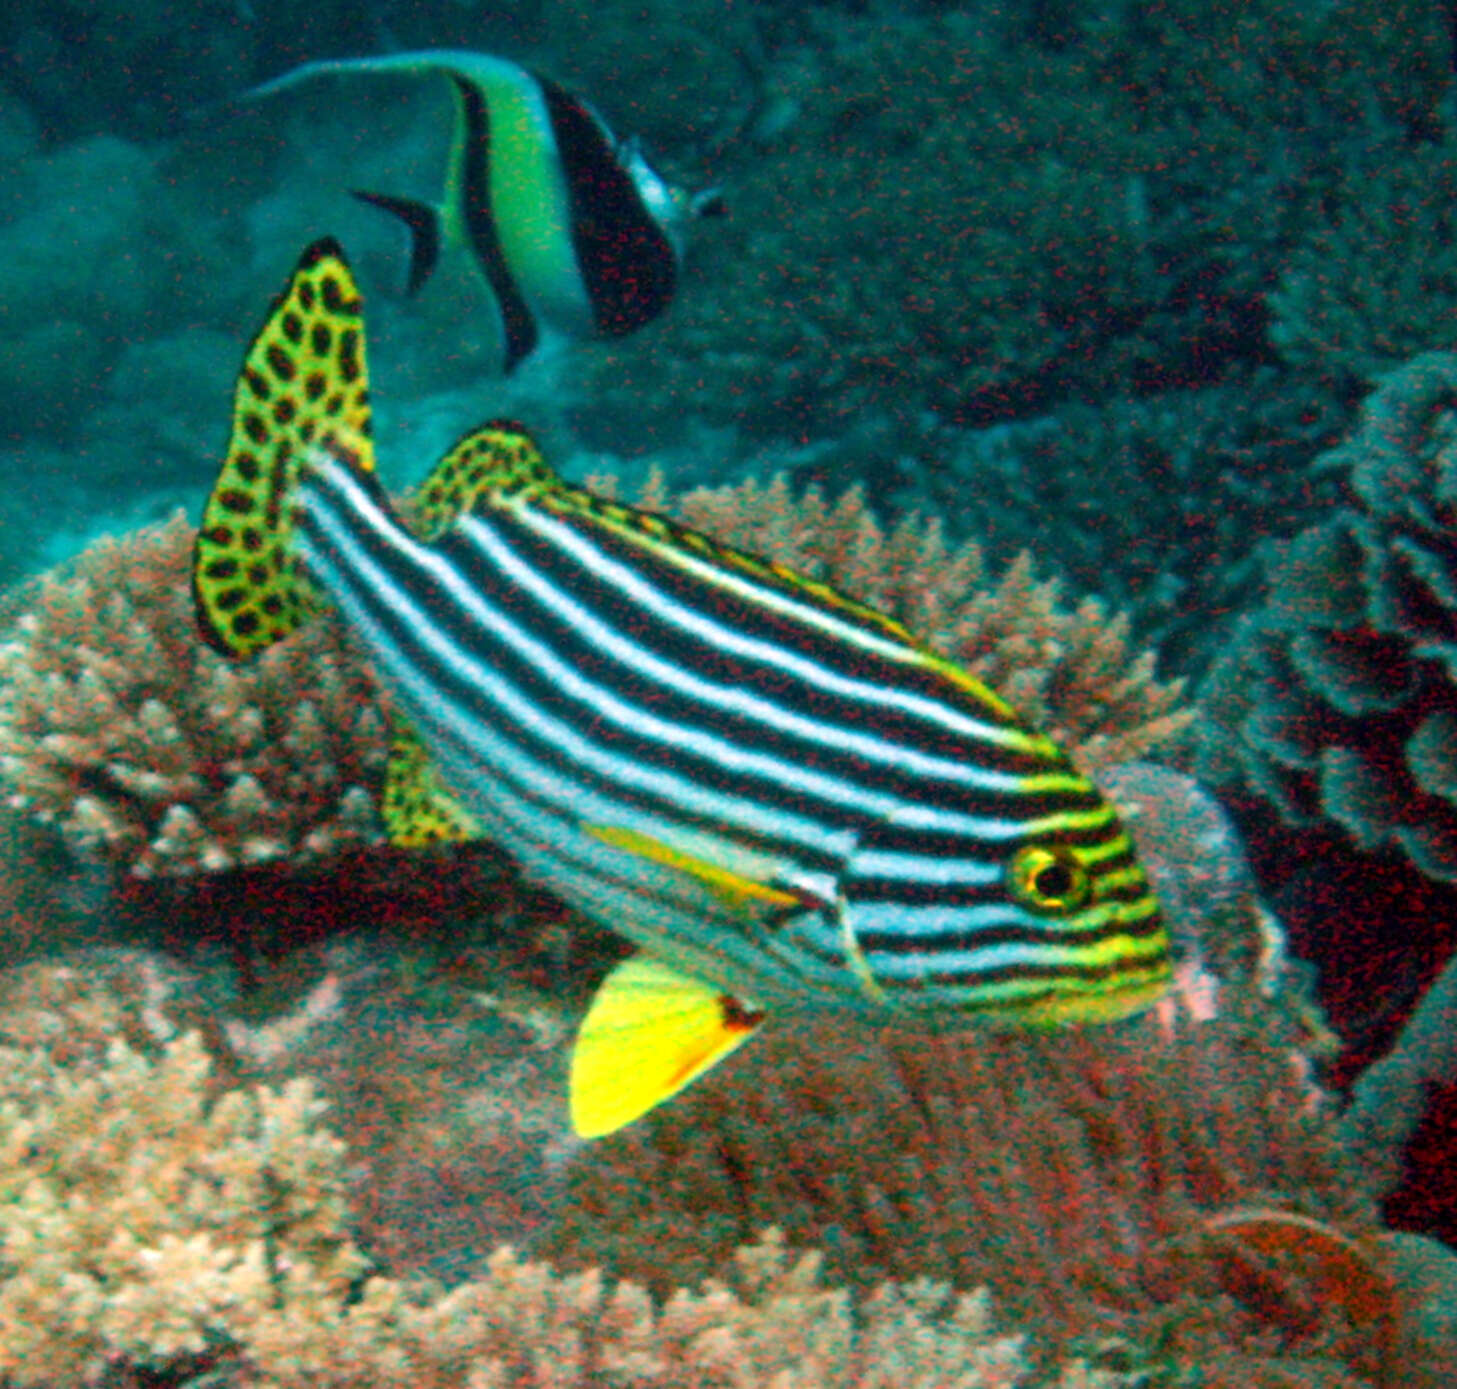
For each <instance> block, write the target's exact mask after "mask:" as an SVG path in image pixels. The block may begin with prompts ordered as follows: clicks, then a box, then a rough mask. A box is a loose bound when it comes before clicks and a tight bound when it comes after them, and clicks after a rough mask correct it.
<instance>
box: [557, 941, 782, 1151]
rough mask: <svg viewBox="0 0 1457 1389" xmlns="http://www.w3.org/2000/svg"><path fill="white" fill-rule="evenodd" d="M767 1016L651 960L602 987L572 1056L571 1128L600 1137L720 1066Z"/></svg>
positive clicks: (618, 971)
mask: <svg viewBox="0 0 1457 1389" xmlns="http://www.w3.org/2000/svg"><path fill="white" fill-rule="evenodd" d="M763 1017H764V1015H763V1014H762V1013H760V1012H758V1011H757V1010H755V1009H753V1008H750V1007H748V1006H747V1005H745V1004H743V1003H741V1002H739V1001H738V1000H737V999H735V998H734V997H733V996H732V995H730V994H726V993H724V991H723V990H722V989H718V988H715V987H713V986H712V985H710V984H705V983H703V982H702V981H701V980H698V979H693V978H691V977H690V976H688V975H686V974H680V973H678V971H677V970H675V969H672V968H671V967H669V966H668V965H665V964H663V963H662V962H661V961H660V960H655V959H653V958H652V957H651V956H647V955H634V956H632V957H631V958H630V959H626V960H624V961H623V962H622V963H621V964H619V965H617V966H616V967H615V968H614V969H613V970H612V972H611V973H610V974H609V975H608V976H607V978H606V979H604V980H603V981H602V987H601V988H599V989H598V990H597V996H596V997H595V998H594V999H593V1000H592V1006H591V1007H590V1008H589V1009H588V1010H587V1016H586V1017H585V1018H584V1019H583V1020H582V1026H581V1030H580V1031H579V1032H578V1033H577V1045H576V1047H575V1049H574V1050H573V1052H572V1073H571V1110H572V1127H573V1128H574V1129H575V1130H576V1131H577V1133H578V1134H579V1135H581V1137H583V1138H600V1137H601V1136H602V1135H603V1134H608V1133H614V1132H615V1131H616V1130H618V1129H620V1128H623V1127H625V1126H626V1125H628V1124H630V1123H632V1121H633V1120H634V1119H639V1118H641V1117H642V1116H643V1115H644V1114H646V1113H647V1112H648V1110H650V1109H652V1108H653V1107H654V1106H656V1105H659V1104H661V1103H662V1102H663V1101H664V1100H666V1099H668V1098H669V1096H671V1095H676V1094H677V1093H678V1091H680V1090H681V1089H683V1087H684V1086H685V1085H687V1084H689V1082H691V1081H693V1080H696V1079H697V1078H698V1077H699V1076H701V1075H702V1074H703V1073H704V1072H705V1071H707V1070H708V1069H710V1068H711V1067H713V1066H716V1065H717V1064H718V1063H719V1062H720V1061H722V1060H723V1058H724V1057H725V1056H727V1055H728V1054H729V1053H730V1052H731V1051H733V1050H734V1049H735V1048H736V1047H738V1046H740V1045H741V1044H742V1043H743V1042H745V1041H747V1040H748V1039H749V1037H750V1036H751V1035H752V1034H753V1033H754V1032H755V1031H756V1030H757V1029H758V1027H759V1024H760V1023H761V1022H762V1021H763Z"/></svg>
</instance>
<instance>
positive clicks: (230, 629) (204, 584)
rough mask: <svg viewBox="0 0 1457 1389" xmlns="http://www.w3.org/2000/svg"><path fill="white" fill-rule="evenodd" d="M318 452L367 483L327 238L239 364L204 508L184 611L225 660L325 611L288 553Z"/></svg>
mask: <svg viewBox="0 0 1457 1389" xmlns="http://www.w3.org/2000/svg"><path fill="white" fill-rule="evenodd" d="M321 450H326V451H327V452H328V453H329V455H330V456H331V457H333V458H336V459H342V460H344V461H345V462H346V463H347V464H348V465H349V466H350V467H351V468H352V469H353V470H354V471H355V472H357V473H359V474H363V475H372V474H373V471H374V446H373V443H372V441H371V437H370V406H369V374H368V369H367V367H366V363H365V345H364V326H363V318H362V309H361V302H360V296H359V291H358V289H357V287H356V285H355V282H354V276H353V274H352V273H351V272H350V269H349V265H348V262H347V261H346V260H345V259H344V254H343V252H342V251H341V250H340V249H339V246H338V244H337V243H336V242H335V241H334V240H333V238H332V237H326V238H324V239H323V240H320V241H316V242H314V244H313V245H311V246H310V247H309V248H308V249H307V250H306V251H305V252H304V253H303V255H302V256H301V257H300V259H299V262H298V266H297V268H296V269H295V270H294V272H293V275H292V276H291V278H290V279H289V282H288V285H287V287H286V288H285V289H284V291H283V293H282V294H281V295H279V297H278V298H277V299H276V300H275V301H274V304H273V307H272V308H271V309H270V311H269V313H268V317H267V318H266V319H265V320H264V323H263V326H262V328H261V329H260V330H259V332H258V335H257V336H256V337H255V338H254V339H253V343H252V346H250V347H249V349H248V352H247V355H246V356H245V357H244V359H243V368H242V371H241V372H240V373H239V375H238V383H237V386H236V388H235V390H234V394H233V428H232V435H231V437H230V439H229V441H228V451H227V455H226V457H225V459H224V461H223V466H222V469H221V471H220V472H219V474H218V478H217V481H216V483H215V484H214V485H213V490H212V493H211V494H210V495H209V497H208V499H207V503H206V505H205V506H204V507H203V513H202V522H201V524H200V526H199V528H198V534H197V541H196V544H195V546H194V550H193V565H192V591H193V599H194V603H195V607H196V613H197V621H198V626H199V628H200V629H201V632H202V635H203V638H204V640H206V641H207V642H208V644H209V645H210V646H212V647H214V648H215V649H216V650H218V651H220V652H222V653H223V654H224V655H228V656H235V657H243V656H250V655H252V654H253V653H255V652H257V651H260V650H262V649H264V648H265V647H268V646H271V645H272V644H273V643H274V642H276V641H280V640H281V639H282V638H284V637H286V636H287V635H288V634H289V633H290V632H292V631H294V630H295V629H297V628H298V627H301V626H302V625H303V624H304V623H306V622H307V621H309V619H310V618H311V617H312V616H313V615H314V614H315V613H316V612H318V611H320V610H321V609H322V608H323V607H324V606H325V603H324V599H323V597H322V595H321V594H320V592H319V591H318V589H317V587H316V586H315V585H314V583H313V582H312V580H311V579H310V578H309V576H308V574H307V573H306V572H305V570H304V568H303V564H302V560H301V559H300V557H299V555H298V554H297V552H296V549H295V545H294V533H295V520H296V516H297V511H298V506H299V496H298V492H299V485H300V481H301V479H302V478H303V477H304V475H305V474H306V473H307V471H308V470H309V468H310V466H311V464H310V459H311V458H312V457H314V456H316V455H317V454H318V453H319V451H321Z"/></svg>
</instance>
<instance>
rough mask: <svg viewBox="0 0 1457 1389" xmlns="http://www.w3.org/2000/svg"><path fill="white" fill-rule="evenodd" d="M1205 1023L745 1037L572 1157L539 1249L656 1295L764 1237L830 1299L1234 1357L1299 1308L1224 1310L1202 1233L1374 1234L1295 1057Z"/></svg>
mask: <svg viewBox="0 0 1457 1389" xmlns="http://www.w3.org/2000/svg"><path fill="white" fill-rule="evenodd" d="M1216 993H1217V990H1216ZM1219 1006H1220V1008H1221V1012H1220V1014H1219V1016H1218V1017H1216V1018H1213V1019H1208V1020H1204V1021H1199V1020H1197V1019H1195V1018H1193V1017H1191V1016H1190V1015H1189V1014H1187V1013H1185V1014H1182V1015H1178V1016H1177V1017H1176V1019H1175V1021H1174V1023H1173V1028H1174V1035H1172V1036H1168V1035H1165V1034H1164V1033H1163V1032H1162V1031H1161V1024H1160V1022H1159V1021H1158V1020H1157V1019H1150V1020H1149V1021H1147V1022H1146V1023H1144V1024H1142V1025H1141V1026H1139V1027H1137V1028H1131V1029H1127V1030H1123V1031H1119V1032H1116V1033H1111V1034H1098V1035H1094V1034H1091V1033H1087V1034H1074V1035H1069V1036H1062V1037H1057V1038H1048V1039H1040V1038H1038V1039H1028V1038H1025V1037H1012V1036H997V1035H988V1034H986V1033H982V1032H976V1033H967V1034H964V1035H962V1036H960V1037H954V1038H953V1037H945V1038H934V1039H933V1038H928V1037H924V1036H917V1035H910V1034H905V1035H900V1034H897V1033H894V1032H891V1033H883V1034H876V1033H874V1032H872V1031H870V1030H869V1029H857V1028H852V1027H845V1026H838V1025H818V1024H817V1025H816V1027H815V1028H814V1029H813V1030H812V1031H811V1032H808V1033H806V1032H804V1031H803V1030H802V1029H801V1030H800V1032H799V1035H797V1036H793V1037H791V1036H789V1035H786V1034H785V1033H781V1034H780V1035H778V1036H775V1037H773V1038H766V1039H764V1041H763V1044H762V1045H760V1046H757V1047H756V1049H755V1051H754V1053H753V1054H752V1055H747V1054H746V1056H745V1058H744V1059H743V1061H742V1063H741V1064H738V1065H736V1066H733V1067H728V1068H725V1072H724V1075H723V1076H722V1078H721V1079H714V1078H712V1077H711V1078H710V1079H709V1080H708V1081H707V1082H705V1083H704V1084H703V1085H702V1087H701V1089H700V1090H699V1091H698V1092H697V1093H692V1092H690V1094H689V1095H688V1096H686V1097H685V1099H684V1100H683V1101H682V1103H681V1104H680V1105H679V1106H678V1107H677V1108H676V1109H675V1112H673V1113H672V1114H670V1115H667V1116H665V1118H664V1119H663V1120H661V1121H650V1122H648V1123H647V1124H645V1125H642V1126H639V1127H637V1128H634V1129H632V1130H629V1131H627V1132H625V1133H624V1134H622V1135H621V1136H619V1137H616V1138H614V1139H613V1140H611V1141H610V1146H604V1147H603V1148H602V1150H601V1151H600V1152H599V1151H597V1150H593V1152H592V1153H591V1154H589V1155H588V1159H587V1160H585V1161H584V1162H583V1163H582V1164H581V1166H580V1170H579V1173H578V1185H577V1189H576V1192H575V1199H574V1203H573V1208H571V1209H570V1210H569V1213H568V1215H567V1216H566V1217H564V1219H563V1223H562V1231H561V1235H560V1237H559V1240H558V1241H557V1242H555V1243H554V1244H553V1246H552V1247H553V1249H554V1250H555V1251H556V1252H557V1253H558V1254H561V1255H563V1256H565V1255H567V1253H568V1251H569V1250H570V1249H572V1248H579V1249H582V1250H586V1251H591V1252H590V1254H588V1255H587V1257H590V1258H593V1259H599V1258H600V1259H605V1260H606V1261H607V1262H608V1263H609V1264H611V1265H613V1266H615V1267H618V1268H620V1269H623V1270H625V1271H627V1272H628V1273H630V1274H631V1275H633V1276H637V1277H644V1278H653V1277H655V1276H656V1277H667V1278H670V1279H677V1278H681V1277H684V1276H693V1275H694V1273H695V1272H697V1271H700V1270H701V1269H703V1268H704V1267H706V1266H711V1264H712V1262H713V1261H714V1260H715V1259H716V1258H718V1257H720V1256H721V1254H722V1251H724V1250H725V1249H728V1248H731V1247H732V1246H733V1245H734V1244H735V1243H737V1242H738V1241H739V1240H741V1239H742V1238H743V1231H745V1230H751V1229H753V1228H755V1226H756V1224H757V1223H761V1222H763V1221H765V1220H772V1221H776V1222H779V1223H781V1224H782V1225H783V1226H784V1228H785V1229H786V1231H787V1233H788V1234H789V1236H790V1238H791V1239H794V1240H804V1241H807V1242H810V1243H813V1244H816V1245H819V1246H821V1247H823V1248H824V1249H825V1250H826V1252H827V1254H828V1256H829V1257H830V1259H831V1265H830V1266H831V1268H832V1269H833V1270H834V1272H835V1273H836V1275H837V1276H844V1277H849V1278H851V1279H859V1278H864V1279H866V1280H869V1281H874V1280H876V1279H878V1278H881V1277H885V1276H908V1275H909V1274H911V1273H912V1272H920V1273H929V1274H930V1275H931V1276H933V1277H938V1278H946V1279H949V1280H950V1281H952V1282H953V1283H956V1284H957V1285H961V1286H965V1285H968V1284H974V1283H980V1282H986V1283H987V1284H988V1285H989V1286H990V1287H991V1288H993V1289H994V1290H996V1292H997V1293H998V1295H999V1296H1005V1297H1006V1298H1007V1299H1008V1303H1009V1311H1010V1312H1011V1314H1012V1315H1013V1316H1014V1317H1016V1318H1017V1319H1018V1320H1019V1321H1021V1322H1024V1323H1026V1324H1031V1325H1034V1326H1038V1327H1039V1328H1041V1329H1042V1330H1043V1331H1044V1332H1046V1333H1048V1334H1049V1335H1050V1336H1052V1337H1053V1339H1054V1341H1056V1340H1060V1339H1061V1338H1065V1337H1068V1336H1072V1335H1082V1336H1085V1337H1096V1336H1125V1337H1129V1338H1131V1339H1132V1340H1135V1341H1142V1342H1144V1343H1146V1344H1147V1343H1151V1342H1153V1341H1162V1342H1163V1343H1164V1344H1165V1345H1167V1346H1169V1347H1170V1348H1174V1347H1177V1353H1178V1355H1180V1356H1182V1357H1185V1358H1187V1359H1188V1360H1201V1359H1206V1358H1207V1359H1210V1360H1217V1359H1218V1358H1219V1357H1220V1356H1224V1355H1228V1354H1233V1353H1235V1352H1237V1351H1238V1350H1239V1348H1240V1347H1244V1348H1245V1349H1249V1348H1250V1347H1252V1346H1254V1345H1256V1344H1259V1343H1260V1342H1261V1341H1262V1339H1263V1338H1264V1337H1265V1335H1266V1334H1267V1333H1268V1331H1269V1330H1270V1329H1271V1326H1272V1325H1274V1326H1280V1327H1281V1328H1282V1329H1284V1330H1287V1331H1289V1330H1291V1329H1292V1327H1293V1326H1294V1325H1295V1322H1298V1321H1299V1320H1300V1319H1299V1318H1295V1319H1294V1321H1291V1322H1287V1321H1286V1320H1285V1317H1286V1310H1282V1309H1288V1306H1289V1305H1290V1304H1288V1303H1287V1302H1286V1299H1287V1298H1293V1299H1294V1302H1295V1303H1300V1302H1301V1301H1302V1300H1303V1298H1304V1297H1305V1296H1306V1295H1307V1294H1306V1293H1302V1292H1299V1291H1293V1290H1292V1287H1291V1286H1287V1288H1286V1290H1285V1291H1284V1292H1271V1294H1270V1296H1269V1300H1268V1301H1267V1302H1266V1303H1265V1304H1264V1306H1263V1308H1261V1307H1260V1306H1259V1305H1258V1303H1257V1304H1256V1305H1255V1306H1254V1307H1249V1306H1244V1307H1242V1306H1241V1305H1239V1302H1238V1299H1234V1300H1230V1299H1229V1297H1228V1295H1229V1294H1230V1293H1231V1292H1234V1291H1235V1289H1234V1288H1233V1286H1232V1285H1231V1283H1230V1282H1229V1281H1228V1270H1227V1269H1226V1267H1225V1251H1224V1250H1223V1249H1222V1248H1220V1247H1218V1242H1217V1241H1216V1240H1214V1239H1213V1238H1212V1237H1211V1232H1210V1226H1209V1225H1208V1223H1207V1222H1208V1221H1209V1220H1210V1219H1212V1218H1213V1217H1214V1216H1216V1215H1217V1214H1218V1213H1219V1212H1221V1211H1225V1210H1228V1209H1231V1208H1243V1207H1248V1206H1259V1207H1269V1206H1273V1207H1275V1208H1277V1209H1282V1210H1286V1211H1297V1212H1301V1213H1303V1214H1306V1215H1310V1216H1313V1217H1315V1218H1316V1219H1317V1220H1319V1221H1320V1222H1323V1223H1325V1224H1327V1225H1329V1226H1332V1227H1334V1228H1337V1229H1343V1230H1345V1231H1347V1232H1354V1233H1357V1234H1361V1233H1369V1232H1370V1231H1371V1230H1372V1229H1373V1227H1374V1216H1373V1212H1372V1210H1371V1208H1370V1205H1369V1202H1367V1201H1366V1200H1365V1199H1364V1197H1363V1196H1362V1195H1361V1193H1360V1191H1359V1188H1358V1187H1356V1186H1355V1185H1354V1184H1353V1182H1352V1178H1351V1175H1350V1173H1349V1172H1347V1171H1346V1170H1345V1169H1344V1167H1343V1166H1342V1164H1341V1162H1340V1159H1339V1154H1338V1152H1337V1150H1336V1147H1335V1144H1334V1141H1333V1139H1332V1136H1331V1134H1330V1131H1329V1128H1328V1119H1329V1116H1328V1115H1323V1114H1322V1111H1321V1101H1320V1099H1319V1097H1318V1096H1317V1094H1316V1093H1315V1092H1313V1091H1312V1090H1311V1089H1310V1088H1309V1087H1308V1084H1307V1083H1306V1081H1305V1080H1304V1079H1303V1077H1302V1076H1301V1074H1300V1071H1299V1069H1298V1067H1297V1064H1296V1061H1297V1058H1298V1056H1299V1055H1300V1053H1299V1050H1298V1037H1297V1036H1296V1034H1294V1033H1286V1034H1284V1035H1281V1033H1280V1031H1279V1029H1273V1030H1272V1029H1270V1028H1268V1027H1267V1025H1266V1024H1265V1022H1264V1021H1263V1020H1262V1019H1260V1018H1259V1017H1258V1016H1257V1014H1258V1007H1257V1006H1251V1005H1250V1004H1249V1002H1248V1000H1246V1002H1245V1003H1244V1004H1241V1003H1240V1002H1239V1001H1238V1000H1234V1001H1232V1000H1231V998H1230V997H1229V996H1228V995H1223V996H1221V1002H1220V1004H1219ZM1287 1272H1288V1270H1287ZM1279 1281H1280V1280H1279V1278H1278V1277H1277V1278H1276V1279H1275V1284H1276V1286H1278V1284H1279ZM1299 1283H1300V1279H1299V1278H1298V1277H1296V1278H1295V1279H1294V1280H1293V1284H1294V1285H1297V1286H1298V1284H1299ZM1317 1321H1319V1319H1317ZM1295 1340H1296V1342H1298V1344H1299V1346H1300V1350H1299V1354H1301V1355H1316V1356H1319V1355H1340V1356H1343V1357H1348V1358H1350V1359H1351V1360H1353V1361H1354V1362H1355V1363H1369V1360H1370V1358H1371V1357H1372V1356H1377V1355H1379V1348H1378V1347H1376V1346H1374V1345H1373V1344H1372V1343H1370V1342H1369V1341H1367V1340H1366V1339H1365V1332H1363V1331H1361V1330H1357V1331H1356V1332H1355V1333H1354V1336H1353V1334H1352V1333H1351V1332H1350V1331H1349V1329H1345V1328H1343V1327H1342V1326H1341V1323H1340V1318H1339V1317H1337V1318H1336V1319H1335V1320H1334V1321H1332V1322H1329V1323H1326V1324H1324V1325H1323V1326H1320V1325H1316V1324H1308V1325H1302V1326H1301V1327H1300V1334H1299V1335H1297V1336H1296V1337H1295ZM1251 1382H1253V1381H1251Z"/></svg>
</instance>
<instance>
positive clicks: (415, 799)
mask: <svg viewBox="0 0 1457 1389" xmlns="http://www.w3.org/2000/svg"><path fill="white" fill-rule="evenodd" d="M393 733H394V739H393V741H392V743H391V744H390V755H389V760H388V762H386V764H385V774H384V790H383V792H382V793H381V795H380V811H381V814H382V815H383V816H384V823H385V832H386V833H387V834H388V835H389V841H390V843H391V844H393V845H395V846H396V847H397V848H401V849H418V848H422V847H423V846H424V845H427V844H463V843H465V842H466V841H468V840H472V839H480V838H481V837H482V836H481V828H480V825H479V824H478V823H477V822H476V818H475V816H473V815H472V814H471V813H470V811H468V810H467V809H466V808H465V807H464V806H463V805H461V804H460V802H459V801H458V800H456V798H455V796H454V794H453V793H452V792H451V791H449V790H448V789H447V788H446V785H445V783H444V782H443V781H442V780H441V779H440V773H439V772H437V771H436V770H435V763H434V762H432V761H431V759H430V754H429V753H428V752H427V751H426V749H425V745H424V744H423V743H422V742H421V741H420V738H419V735H418V734H417V733H416V732H415V730H414V729H413V728H412V727H411V726H410V725H409V724H408V723H407V722H406V721H405V720H404V719H402V718H400V717H399V716H398V715H396V716H395V719H394V722H393Z"/></svg>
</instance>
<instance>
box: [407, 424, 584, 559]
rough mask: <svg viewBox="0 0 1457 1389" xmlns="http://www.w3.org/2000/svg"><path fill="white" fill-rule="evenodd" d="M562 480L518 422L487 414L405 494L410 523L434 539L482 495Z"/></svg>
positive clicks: (504, 493)
mask: <svg viewBox="0 0 1457 1389" xmlns="http://www.w3.org/2000/svg"><path fill="white" fill-rule="evenodd" d="M562 485H563V484H562V482H561V480H560V479H559V478H558V477H557V475H556V474H555V473H554V472H552V470H551V469H550V468H549V467H548V466H547V464H546V462H545V461H544V460H543V459H542V456H541V450H540V449H539V448H538V447H537V445H536V440H535V439H533V438H532V437H531V435H530V434H528V433H527V432H526V430H525V429H523V428H522V426H521V425H519V424H517V423H515V421H513V420H490V421H488V422H487V423H486V424H483V425H481V426H479V427H478V428H476V429H473V430H471V432H470V433H469V434H467V435H466V436H465V437H464V438H463V439H461V440H460V441H459V442H458V443H457V444H455V445H454V447H452V448H451V450H450V452H449V453H447V454H446V455H445V457H443V458H442V459H441V460H440V462H438V463H437V464H436V465H435V466H434V467H433V468H432V469H431V470H430V473H429V476H427V477H426V479H425V481H424V482H423V483H421V484H420V487H419V489H418V490H417V491H416V492H414V493H413V494H412V495H411V496H410V498H409V501H408V503H407V506H406V510H407V513H408V516H409V521H410V529H411V530H412V531H413V532H414V533H415V535H416V536H418V537H419V538H420V539H421V540H438V539H439V538H440V536H442V535H444V534H445V532H446V531H448V530H449V529H450V528H451V526H452V525H454V524H455V521H456V518H457V517H460V516H464V515H465V514H467V513H468V512H470V511H472V510H474V509H475V507H476V505H477V503H479V502H480V501H481V499H482V498H483V497H491V498H501V497H506V496H519V495H524V494H526V493H529V492H539V491H547V490H551V489H554V488H558V487H561V486H562Z"/></svg>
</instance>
